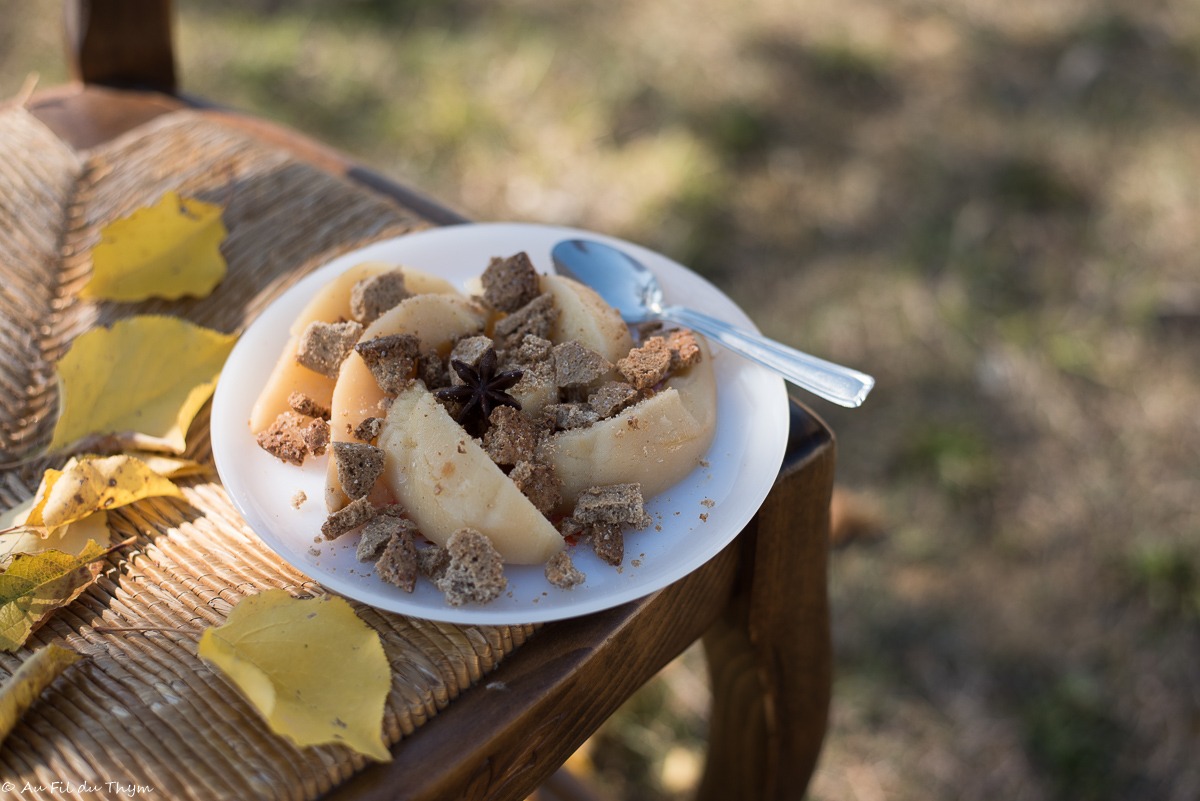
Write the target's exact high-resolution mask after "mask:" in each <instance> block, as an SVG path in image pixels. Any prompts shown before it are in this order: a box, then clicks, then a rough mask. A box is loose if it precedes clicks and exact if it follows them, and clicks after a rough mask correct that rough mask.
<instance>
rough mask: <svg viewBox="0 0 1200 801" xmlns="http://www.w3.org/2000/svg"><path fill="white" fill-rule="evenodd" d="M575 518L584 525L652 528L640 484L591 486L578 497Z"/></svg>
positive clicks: (574, 512)
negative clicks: (600, 524) (649, 526)
mask: <svg viewBox="0 0 1200 801" xmlns="http://www.w3.org/2000/svg"><path fill="white" fill-rule="evenodd" d="M571 514H572V516H573V517H574V518H575V519H576V520H578V521H579V522H580V523H583V524H584V525H585V526H589V525H592V524H598V523H605V524H611V525H616V526H632V527H633V528H638V529H641V528H645V527H646V526H648V525H650V522H651V521H650V515H648V514H646V506H645V501H644V500H643V499H642V485H641V484H609V485H606V486H603V487H589V488H588V489H585V490H584V491H583V492H581V493H580V494H579V498H578V499H577V500H576V501H575V510H574V511H573V512H572V513H571Z"/></svg>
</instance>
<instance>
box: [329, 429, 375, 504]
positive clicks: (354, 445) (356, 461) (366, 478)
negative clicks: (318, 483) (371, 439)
mask: <svg viewBox="0 0 1200 801" xmlns="http://www.w3.org/2000/svg"><path fill="white" fill-rule="evenodd" d="M333 459H334V463H335V464H336V466H337V477H338V481H340V482H341V484H342V490H343V491H344V492H345V493H346V495H347V496H349V497H350V498H363V497H366V495H367V494H368V493H369V492H370V491H371V488H372V487H374V486H375V481H376V480H377V479H378V478H379V477H380V476H381V475H383V451H382V450H380V449H379V448H376V447H375V446H374V445H368V444H366V443H365V442H335V443H333Z"/></svg>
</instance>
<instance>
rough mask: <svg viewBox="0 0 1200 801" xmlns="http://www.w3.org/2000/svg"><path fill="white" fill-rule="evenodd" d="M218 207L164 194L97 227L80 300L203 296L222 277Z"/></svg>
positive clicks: (222, 233) (221, 229)
mask: <svg viewBox="0 0 1200 801" xmlns="http://www.w3.org/2000/svg"><path fill="white" fill-rule="evenodd" d="M221 211H222V209H221V207H220V206H218V205H216V204H213V203H205V202H203V201H200V200H195V199H193V198H183V197H180V196H179V194H178V193H176V192H167V193H166V194H165V195H163V196H162V199H161V200H159V201H158V202H157V203H155V204H154V205H153V206H146V207H143V208H140V209H138V210H137V211H135V212H133V213H132V214H131V215H129V216H128V217H124V218H122V219H120V220H117V221H115V222H112V223H109V224H108V225H106V226H105V227H104V228H103V229H102V230H101V231H100V242H99V243H98V244H97V245H96V246H95V247H94V248H92V277H91V279H89V280H88V282H87V284H85V285H84V287H83V288H82V289H81V290H80V292H79V294H80V296H81V297H85V298H97V299H102V300H119V301H138V300H145V299H146V298H150V297H162V298H167V299H169V300H175V299H177V298H180V297H183V296H184V295H194V296H196V297H204V296H205V295H207V294H208V293H210V292H212V290H213V288H214V287H215V286H216V285H217V284H218V283H220V281H221V279H222V278H224V277H225V269H226V266H225V257H224V256H222V255H221V249H220V244H221V241H222V240H223V239H225V234H226V233H227V232H226V230H225V225H224V223H222V222H221Z"/></svg>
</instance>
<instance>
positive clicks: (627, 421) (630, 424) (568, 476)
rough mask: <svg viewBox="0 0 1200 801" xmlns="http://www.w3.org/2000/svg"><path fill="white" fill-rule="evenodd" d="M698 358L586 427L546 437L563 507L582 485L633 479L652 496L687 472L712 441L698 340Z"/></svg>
mask: <svg viewBox="0 0 1200 801" xmlns="http://www.w3.org/2000/svg"><path fill="white" fill-rule="evenodd" d="M701 348H702V357H701V359H700V361H699V362H698V363H697V364H695V365H693V366H692V367H690V368H688V369H687V370H686V371H684V372H681V373H678V374H676V375H674V376H672V377H671V378H670V379H668V381H667V385H666V387H665V388H664V389H662V390H661V391H659V392H657V393H655V394H654V395H653V396H651V397H649V398H647V399H646V400H643V401H641V402H640V403H637V404H634V405H633V406H631V407H629V408H628V409H625V410H624V411H622V412H621V413H619V414H617V415H615V416H613V417H610V418H607V419H605V420H601V421H600V422H598V423H595V424H593V425H591V426H588V427H587V428H576V429H569V430H567V431H561V432H559V433H557V434H555V435H554V436H553V438H552V439H551V448H550V458H549V461H550V464H551V465H553V467H554V469H555V471H556V472H557V474H558V477H559V478H560V479H562V482H563V502H564V505H565V508H568V509H569V508H570V507H571V506H573V505H574V503H575V500H576V499H577V498H578V497H579V494H580V493H581V492H583V490H585V489H587V488H588V487H594V486H603V485H606V484H623V483H628V482H639V483H640V484H641V485H642V495H643V496H645V497H647V498H649V497H651V496H653V495H657V494H658V493H660V492H662V491H663V490H665V489H667V488H669V487H670V486H672V485H673V484H676V483H677V482H679V481H680V480H681V479H682V478H683V477H684V476H686V475H687V474H688V473H690V472H691V471H692V470H693V469H694V468H695V467H696V465H697V464H699V462H700V459H701V458H702V457H703V456H704V453H705V451H707V450H708V446H709V445H710V444H711V443H712V438H713V433H714V431H715V430H716V422H717V411H716V410H717V385H716V377H715V375H714V374H713V368H712V357H711V355H710V354H709V352H708V348H707V347H705V346H704V345H703V344H702V345H701Z"/></svg>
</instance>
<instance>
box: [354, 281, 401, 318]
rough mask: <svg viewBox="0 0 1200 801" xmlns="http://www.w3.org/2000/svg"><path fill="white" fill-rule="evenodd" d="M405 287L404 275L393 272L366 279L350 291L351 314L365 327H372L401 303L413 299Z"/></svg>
mask: <svg viewBox="0 0 1200 801" xmlns="http://www.w3.org/2000/svg"><path fill="white" fill-rule="evenodd" d="M411 296H412V293H410V292H409V291H408V289H407V288H406V287H405V286H404V273H403V271H401V270H391V271H389V272H386V273H380V274H379V275H372V276H370V277H369V278H364V279H362V280H361V281H359V282H358V283H357V284H355V285H354V288H353V289H351V290H350V313H351V314H353V315H354V319H356V320H358V321H359V322H361V323H362V324H363V325H370V324H371V323H373V322H375V321H376V320H377V319H379V317H380V316H381V315H382V314H383V313H384V312H385V311H388V310H389V309H391V308H393V307H395V306H397V305H399V304H400V301H402V300H404V299H405V298H408V297H411Z"/></svg>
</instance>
